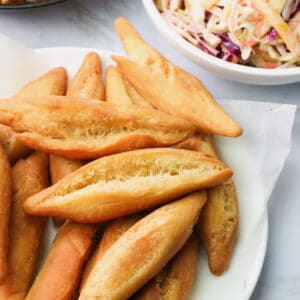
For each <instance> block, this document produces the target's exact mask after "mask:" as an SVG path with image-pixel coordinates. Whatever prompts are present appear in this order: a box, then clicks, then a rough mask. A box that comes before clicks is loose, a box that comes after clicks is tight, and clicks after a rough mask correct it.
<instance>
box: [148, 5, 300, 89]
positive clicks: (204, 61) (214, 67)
mask: <svg viewBox="0 0 300 300" xmlns="http://www.w3.org/2000/svg"><path fill="white" fill-rule="evenodd" d="M143 3H144V7H145V10H146V12H147V13H148V15H149V17H150V19H151V20H152V22H153V24H154V25H155V27H156V28H157V30H158V31H159V32H160V33H161V34H162V35H163V36H164V37H165V38H166V39H167V40H168V41H169V42H170V43H171V44H172V45H173V46H174V47H175V48H176V49H178V50H179V51H180V52H182V53H183V54H184V55H186V56H187V57H188V58H190V59H191V60H192V61H194V62H195V63H197V64H199V65H201V66H202V67H204V68H206V69H208V70H209V71H211V72H214V73H216V74H218V75H221V76H223V77H225V78H226V79H229V80H233V81H239V82H243V83H250V84H258V85H280V84H287V83H293V82H300V67H295V68H289V69H272V70H270V69H263V68H255V67H248V66H243V65H237V64H234V63H230V62H227V61H224V60H222V59H220V58H216V57H214V56H212V55H209V54H207V53H206V52H204V51H202V50H200V49H198V48H196V47H195V46H193V45H192V44H190V43H189V42H187V41H186V40H185V39H183V38H182V37H181V36H180V35H179V34H178V33H176V31H175V30H173V29H172V28H171V26H169V25H168V23H167V22H166V21H165V20H164V19H163V17H162V16H161V14H160V13H159V11H158V10H157V8H156V6H155V4H154V2H153V1H152V0H143Z"/></svg>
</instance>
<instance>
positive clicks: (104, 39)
mask: <svg viewBox="0 0 300 300" xmlns="http://www.w3.org/2000/svg"><path fill="white" fill-rule="evenodd" d="M119 15H123V16H125V17H127V18H128V19H129V20H130V21H132V22H133V24H134V25H135V26H137V27H138V28H139V31H140V32H141V33H142V34H143V35H144V37H145V38H146V39H147V40H148V41H149V42H150V43H152V44H153V45H155V47H156V48H157V49H158V50H160V51H162V52H163V53H164V54H165V55H166V56H167V57H169V58H170V59H171V60H173V61H176V63H177V64H179V65H180V66H182V67H183V68H185V69H187V70H189V71H191V72H192V73H194V74H195V75H197V76H199V77H200V78H201V79H202V81H203V82H204V83H205V85H206V86H207V87H208V89H209V90H210V91H211V92H212V93H213V94H214V95H215V97H217V98H231V99H253V100H256V101H270V102H285V103H291V104H296V105H298V102H300V83H298V84H293V85H286V86H278V87H257V86H250V85H244V84H238V83H233V82H230V81H228V80H224V79H221V78H219V77H216V76H214V75H212V74H210V73H208V72H206V71H205V70H203V69H201V68H200V67H197V66H195V65H194V64H193V63H191V62H189V61H188V60H186V59H185V58H184V57H182V56H181V55H180V54H179V53H177V52H176V51H175V50H173V49H172V48H171V46H170V45H169V44H168V43H167V42H166V41H165V40H164V39H162V38H160V37H159V35H158V33H157V32H156V31H155V29H154V27H153V26H152V24H151V23H150V21H149V19H148V17H147V16H146V14H145V12H144V11H143V7H142V4H141V1H140V0H132V1H129V0H122V1H121V0H110V1H109V0H106V1H104V0H69V1H67V2H66V3H63V4H60V5H57V6H52V7H47V8H43V9H36V10H31V11H29V10H28V11H22V12H15V13H13V12H2V13H0V31H1V32H2V33H4V34H6V35H8V36H10V37H12V38H14V39H17V40H19V41H21V42H23V43H24V44H26V45H28V46H30V47H33V48H35V47H52V46H80V47H96V48H103V49H109V50H113V51H117V52H119V51H121V45H120V43H119V41H118V39H117V37H116V35H115V34H114V33H113V21H114V18H115V17H117V16H119ZM0 47H1V45H0ZM0 67H1V66H0ZM274 122H276V120H274ZM299 153H300V115H299V112H297V113H296V119H295V125H294V130H293V139H292V150H291V154H290V157H289V159H288V161H287V163H286V166H285V168H284V171H283V172H282V174H281V176H280V178H279V180H278V182H277V185H276V187H275V189H274V192H273V194H272V196H271V200H270V204H269V216H270V219H269V224H270V235H269V242H268V250H267V256H266V260H265V263H264V267H263V271H262V274H261V276H260V279H259V281H258V284H257V287H256V289H255V291H254V294H253V296H252V299H253V300H254V299H255V300H283V299H285V300H297V299H300V258H299V253H300V235H299V228H300V200H299V198H300V197H299V196H300V184H299V183H298V181H299V178H300V156H299ZM232 290H233V293H234V287H232ZM205 300H208V299H205Z"/></svg>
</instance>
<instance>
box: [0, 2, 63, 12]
mask: <svg viewBox="0 0 300 300" xmlns="http://www.w3.org/2000/svg"><path fill="white" fill-rule="evenodd" d="M65 1H67V0H48V1H44V2H37V3H26V4H15V5H0V10H9V11H11V10H18V9H25V10H27V9H30V8H39V7H45V6H50V5H54V4H59V3H62V2H65Z"/></svg>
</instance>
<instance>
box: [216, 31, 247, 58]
mask: <svg viewBox="0 0 300 300" xmlns="http://www.w3.org/2000/svg"><path fill="white" fill-rule="evenodd" d="M218 37H219V38H220V39H221V40H222V42H223V43H222V45H223V46H224V47H225V48H226V49H227V50H228V51H229V52H231V53H232V54H234V55H236V56H240V55H241V48H240V47H239V46H238V45H237V44H235V43H234V42H233V41H232V40H231V39H230V37H229V36H228V35H227V34H223V33H220V34H218Z"/></svg>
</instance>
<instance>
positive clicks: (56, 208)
mask: <svg viewBox="0 0 300 300" xmlns="http://www.w3.org/2000/svg"><path fill="white" fill-rule="evenodd" d="M231 174H232V171H231V170H230V169H229V168H228V167H227V166H226V165H224V164H223V163H221V162H220V161H218V160H216V159H212V158H208V157H206V156H204V155H202V154H201V153H197V152H193V151H188V150H179V149H172V148H154V149H145V150H136V151H130V152H124V153H120V154H115V155H111V156H106V157H102V158H100V159H98V160H95V161H93V162H91V163H89V164H87V165H85V166H83V167H81V168H80V169H78V170H77V171H75V172H73V173H72V174H70V175H69V176H67V177H65V178H64V179H62V180H61V181H59V182H58V183H56V184H55V185H53V186H52V187H50V188H48V189H46V190H44V191H42V192H41V193H38V194H36V195H34V196H32V197H30V198H28V199H27V201H26V203H25V209H26V211H27V212H28V213H31V214H36V215H53V216H58V217H60V216H61V217H66V218H70V219H73V220H77V221H79V222H100V221H105V220H109V219H114V218H116V217H119V216H123V215H128V214H131V213H134V212H137V211H142V210H145V209H147V208H150V207H154V206H157V205H159V204H162V203H166V202H168V201H170V200H174V199H176V198H177V197H179V196H181V195H184V194H186V193H189V192H193V191H196V190H198V189H201V188H207V187H211V186H215V185H217V184H219V183H220V182H222V181H223V180H226V179H228V178H229V177H230V176H231Z"/></svg>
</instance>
